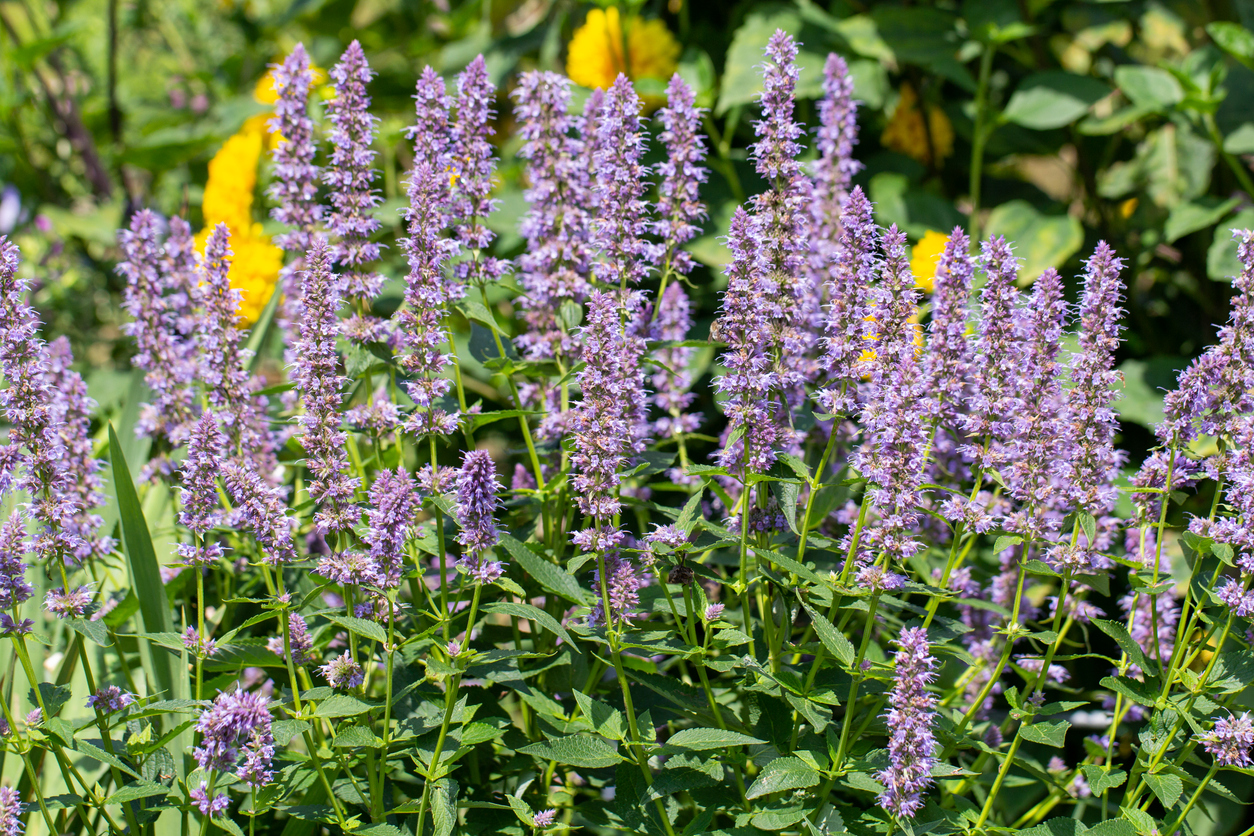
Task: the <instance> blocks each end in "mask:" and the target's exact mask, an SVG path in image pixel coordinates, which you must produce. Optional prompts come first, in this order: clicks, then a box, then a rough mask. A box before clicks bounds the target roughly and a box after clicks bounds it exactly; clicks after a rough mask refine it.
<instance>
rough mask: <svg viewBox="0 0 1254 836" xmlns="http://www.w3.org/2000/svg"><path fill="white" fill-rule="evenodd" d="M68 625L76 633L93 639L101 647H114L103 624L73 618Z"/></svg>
mask: <svg viewBox="0 0 1254 836" xmlns="http://www.w3.org/2000/svg"><path fill="white" fill-rule="evenodd" d="M67 623H68V624H69V625H70V627H71V628H72V629H73V630H74V632H76V633H79V634H80V635H82V636H84V637H86V638H89V639H91V640H92V641H93V642H94V643H96V644H98V645H100V646H101V647H113V642H111V641H109V632H108V631H107V630H106V629H105V626H104V624H103V623H101V622H99V621H91V620H90V619H86V618H71V619H69V620H68V622H67Z"/></svg>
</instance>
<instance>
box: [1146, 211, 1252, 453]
mask: <svg viewBox="0 0 1254 836" xmlns="http://www.w3.org/2000/svg"><path fill="white" fill-rule="evenodd" d="M1233 237H1235V238H1236V239H1237V256H1238V258H1239V259H1240V260H1241V273H1240V275H1238V276H1236V277H1235V278H1234V279H1233V281H1232V284H1233V286H1234V287H1235V288H1236V289H1237V293H1236V295H1235V296H1234V297H1233V299H1232V310H1231V312H1230V313H1229V315H1228V323H1227V324H1226V325H1225V326H1224V327H1222V328H1220V329H1219V342H1218V343H1216V344H1214V345H1212V346H1210V347H1209V348H1207V349H1206V351H1205V352H1203V354H1202V356H1201V357H1198V358H1197V359H1196V360H1194V361H1193V363H1192V364H1191V365H1190V366H1189V367H1188V368H1187V369H1185V370H1184V371H1183V372H1181V373H1180V380H1179V385H1178V386H1177V388H1176V390H1175V391H1174V392H1168V393H1167V396H1166V398H1165V399H1164V402H1163V407H1164V410H1165V412H1166V416H1167V417H1166V420H1165V421H1163V423H1162V424H1160V425H1159V427H1158V430H1157V431H1158V439H1159V441H1161V442H1162V443H1163V444H1169V443H1171V441H1172V439H1173V438H1174V439H1175V440H1176V442H1177V443H1178V444H1181V445H1184V444H1187V443H1188V442H1190V441H1192V440H1193V439H1195V438H1197V437H1198V436H1199V435H1213V436H1223V435H1231V433H1232V421H1233V420H1234V418H1235V417H1236V416H1237V415H1239V414H1241V413H1244V412H1249V411H1250V410H1251V409H1254V401H1252V396H1251V392H1254V232H1251V231H1250V230H1248V229H1246V230H1233Z"/></svg>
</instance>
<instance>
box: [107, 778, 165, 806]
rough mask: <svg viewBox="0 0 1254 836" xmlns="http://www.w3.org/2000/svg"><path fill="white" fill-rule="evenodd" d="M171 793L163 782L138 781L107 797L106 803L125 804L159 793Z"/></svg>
mask: <svg viewBox="0 0 1254 836" xmlns="http://www.w3.org/2000/svg"><path fill="white" fill-rule="evenodd" d="M169 793H170V788H169V787H165V786H162V785H161V784H156V783H153V782H151V781H136V782H135V783H133V784H127V785H126V786H124V787H122V788H121V789H119V790H118V791H117V792H115V793H113V795H111V796H109V797H108V798H107V799H105V804H125V803H126V802H128V801H138V800H139V799H141V798H152V797H154V796H158V795H169Z"/></svg>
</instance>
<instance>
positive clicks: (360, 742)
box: [324, 703, 378, 749]
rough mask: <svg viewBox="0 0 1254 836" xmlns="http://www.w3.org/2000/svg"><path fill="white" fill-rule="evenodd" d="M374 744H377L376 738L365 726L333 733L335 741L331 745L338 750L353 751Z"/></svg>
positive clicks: (352, 727)
mask: <svg viewBox="0 0 1254 836" xmlns="http://www.w3.org/2000/svg"><path fill="white" fill-rule="evenodd" d="M324 705H325V703H324ZM376 742H378V738H376V737H375V735H374V732H372V731H371V730H370V729H369V728H367V727H366V726H348V727H347V728H342V729H340V730H338V731H337V732H336V733H335V740H334V741H333V742H332V744H331V745H332V746H335V747H336V748H338V749H353V748H359V747H363V746H364V747H371V746H374V745H375V744H376Z"/></svg>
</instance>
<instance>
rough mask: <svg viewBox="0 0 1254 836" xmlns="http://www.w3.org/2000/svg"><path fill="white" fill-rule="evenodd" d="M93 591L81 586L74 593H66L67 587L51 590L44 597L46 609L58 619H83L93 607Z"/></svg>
mask: <svg viewBox="0 0 1254 836" xmlns="http://www.w3.org/2000/svg"><path fill="white" fill-rule="evenodd" d="M91 598H92V595H91V590H90V589H88V588H87V587H85V586H80V587H78V588H77V589H75V590H74V591H73V592H66V591H65V587H61V586H58V587H57V588H56V589H50V590H48V592H47V593H46V594H45V595H44V608H45V609H47V610H48V612H50V613H52V614H53V615H55V616H56V617H57V618H82V617H83V616H84V615H86V614H87V608H88V607H89V606H91Z"/></svg>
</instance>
